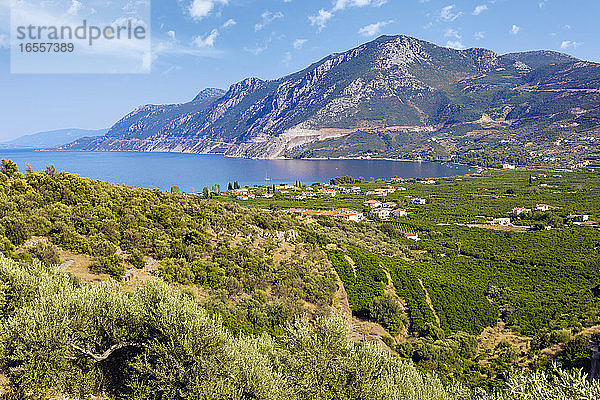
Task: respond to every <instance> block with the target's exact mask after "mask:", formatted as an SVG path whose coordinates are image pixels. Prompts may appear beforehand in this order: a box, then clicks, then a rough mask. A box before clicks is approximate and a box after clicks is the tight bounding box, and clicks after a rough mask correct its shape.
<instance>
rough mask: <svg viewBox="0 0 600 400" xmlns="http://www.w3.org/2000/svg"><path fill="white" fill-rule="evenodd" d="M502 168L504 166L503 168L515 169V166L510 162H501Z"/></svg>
mask: <svg viewBox="0 0 600 400" xmlns="http://www.w3.org/2000/svg"><path fill="white" fill-rule="evenodd" d="M502 168H504V169H517V167H515V166H514V165H512V164H502Z"/></svg>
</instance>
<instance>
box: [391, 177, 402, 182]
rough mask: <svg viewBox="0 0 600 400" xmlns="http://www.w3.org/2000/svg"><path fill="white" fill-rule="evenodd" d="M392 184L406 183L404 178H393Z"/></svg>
mask: <svg viewBox="0 0 600 400" xmlns="http://www.w3.org/2000/svg"><path fill="white" fill-rule="evenodd" d="M392 182H404V178H398V177H393V178H392Z"/></svg>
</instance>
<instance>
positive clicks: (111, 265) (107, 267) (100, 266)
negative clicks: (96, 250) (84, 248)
mask: <svg viewBox="0 0 600 400" xmlns="http://www.w3.org/2000/svg"><path fill="white" fill-rule="evenodd" d="M90 270H91V271H92V272H95V273H97V274H108V275H110V276H111V277H113V278H115V279H117V280H119V281H120V280H121V279H123V274H125V266H124V265H123V259H122V258H121V257H120V256H117V255H112V256H109V257H98V258H97V259H95V260H94V261H93V262H92V264H91V265H90Z"/></svg>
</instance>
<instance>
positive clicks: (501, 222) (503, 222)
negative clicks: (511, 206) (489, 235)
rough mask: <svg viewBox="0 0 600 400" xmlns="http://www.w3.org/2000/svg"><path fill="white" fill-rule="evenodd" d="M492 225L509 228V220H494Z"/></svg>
mask: <svg viewBox="0 0 600 400" xmlns="http://www.w3.org/2000/svg"><path fill="white" fill-rule="evenodd" d="M492 225H500V226H509V225H510V218H496V219H495V220H493V221H492Z"/></svg>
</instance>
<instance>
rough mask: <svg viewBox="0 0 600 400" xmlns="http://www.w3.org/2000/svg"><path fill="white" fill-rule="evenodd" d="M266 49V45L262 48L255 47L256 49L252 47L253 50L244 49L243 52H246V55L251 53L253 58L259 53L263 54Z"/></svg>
mask: <svg viewBox="0 0 600 400" xmlns="http://www.w3.org/2000/svg"><path fill="white" fill-rule="evenodd" d="M266 49H267V46H266V45H263V46H256V47H253V48H250V47H244V50H246V51H247V52H248V53H252V54H254V55H255V56H257V55H259V54H261V53H262V52H264V51H265V50H266Z"/></svg>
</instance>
